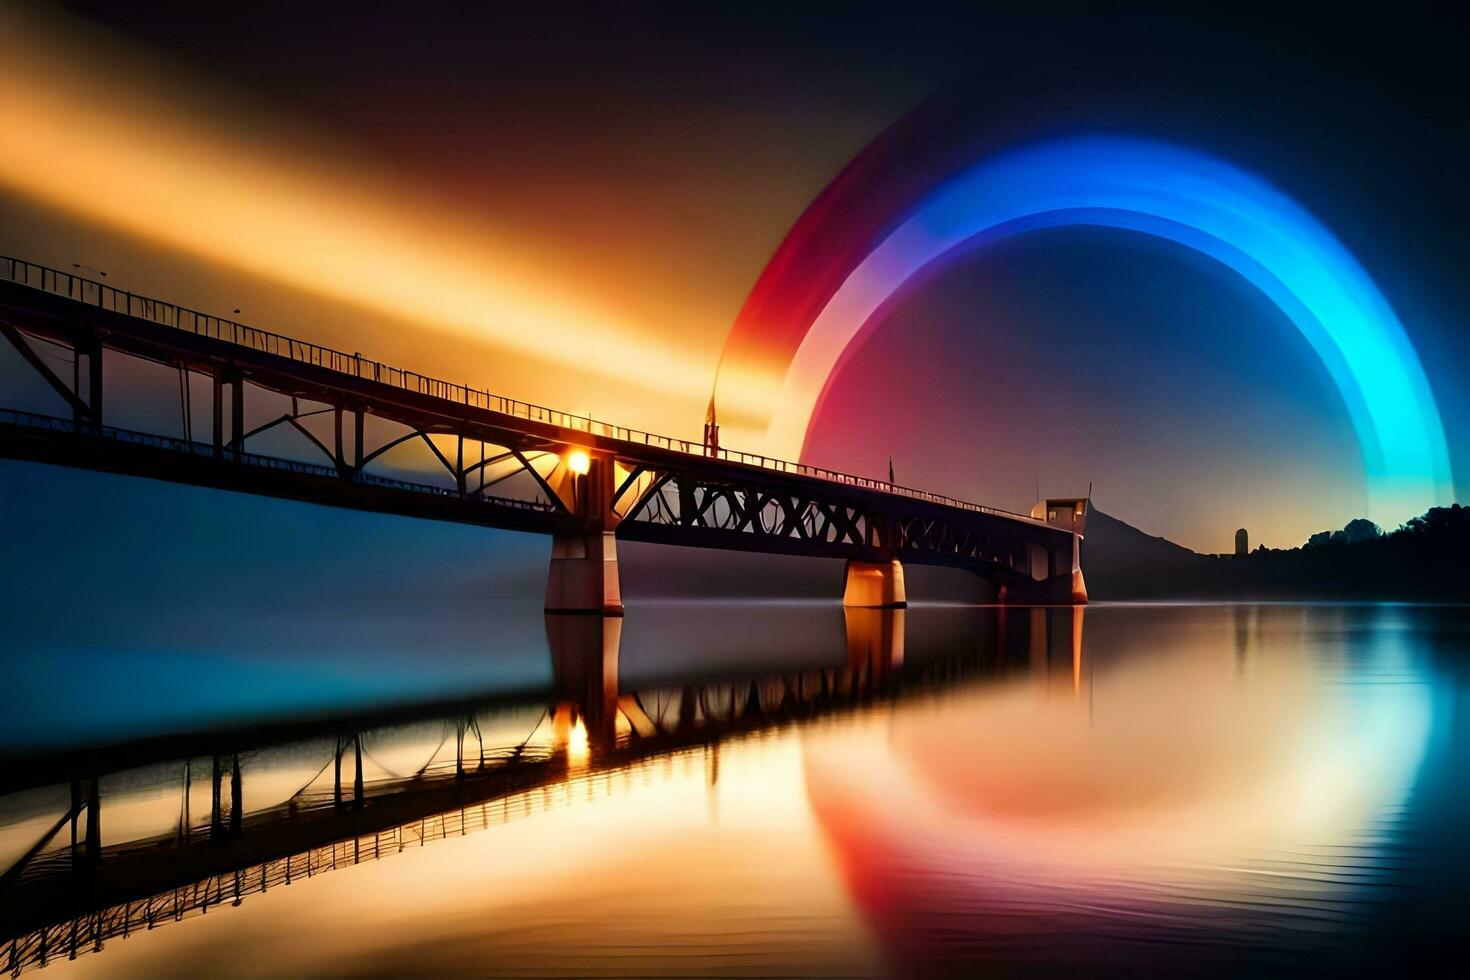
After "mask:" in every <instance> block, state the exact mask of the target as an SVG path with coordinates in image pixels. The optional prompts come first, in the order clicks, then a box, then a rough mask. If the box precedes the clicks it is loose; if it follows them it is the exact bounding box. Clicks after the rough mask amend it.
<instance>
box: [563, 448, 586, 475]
mask: <svg viewBox="0 0 1470 980" xmlns="http://www.w3.org/2000/svg"><path fill="white" fill-rule="evenodd" d="M562 461H563V462H564V463H566V466H567V470H568V472H571V473H575V474H577V475H578V476H586V475H587V471H588V470H590V469H591V468H592V457H591V456H589V455H587V450H585V449H573V450H571V451H569V452H568V453H567V454H566V456H565V457H563V460H562Z"/></svg>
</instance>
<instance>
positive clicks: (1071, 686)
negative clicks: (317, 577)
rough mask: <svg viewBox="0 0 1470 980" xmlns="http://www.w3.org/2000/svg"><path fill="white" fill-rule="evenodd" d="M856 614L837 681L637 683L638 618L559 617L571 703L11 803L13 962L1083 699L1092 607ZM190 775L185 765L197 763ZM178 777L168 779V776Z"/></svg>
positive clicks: (8, 945)
mask: <svg viewBox="0 0 1470 980" xmlns="http://www.w3.org/2000/svg"><path fill="white" fill-rule="evenodd" d="M930 612H933V614H934V615H935V616H936V617H943V616H949V617H951V618H952V620H953V622H951V623H949V624H948V625H950V626H952V627H954V628H953V629H952V630H949V631H944V630H941V631H939V635H935V632H934V631H933V630H930V631H928V632H927V633H924V634H923V635H919V636H911V635H909V634H910V632H911V631H910V630H909V629H908V620H907V618H906V617H912V616H914V615H916V614H915V613H906V612H905V611H904V610H893V609H844V610H843V628H844V633H845V643H846V656H845V658H841V657H834V658H829V659H830V660H832V661H836V662H831V663H830V664H829V665H825V666H823V665H818V666H808V667H803V668H801V669H788V670H785V671H772V672H768V673H760V674H754V675H752V674H731V675H727V676H716V677H700V678H697V679H689V678H673V679H664V680H659V681H655V682H652V683H648V684H646V685H644V684H638V685H636V686H630V687H625V686H623V685H620V683H619V669H618V661H619V652H620V646H621V631H622V625H623V621H622V620H620V619H608V618H603V617H584V616H548V617H547V637H548V640H549V641H550V648H551V656H552V661H553V673H554V678H555V681H554V686H553V689H552V690H550V691H547V692H544V693H543V694H541V695H540V696H535V695H532V696H523V697H510V698H497V699H495V700H493V701H490V702H487V703H481V704H478V705H461V706H457V707H454V708H452V709H446V710H444V711H442V712H441V713H439V714H436V715H434V716H430V717H424V716H420V717H417V718H415V717H412V716H400V717H399V718H398V719H397V720H395V721H391V722H385V721H383V720H382V719H381V718H379V719H363V720H360V721H358V722H356V723H355V724H352V725H346V724H343V725H336V726H333V727H331V728H319V729H318V730H316V731H307V730H302V731H300V732H298V733H296V734H295V736H294V737H292V738H290V739H276V740H273V741H265V742H262V741H261V740H260V739H259V737H258V736H257V737H256V738H254V739H252V738H251V737H250V736H248V735H244V734H229V733H225V734H220V735H214V736H201V737H199V738H197V739H180V740H175V741H174V742H172V743H171V745H172V749H171V751H167V752H162V751H160V752H157V753H155V754H154V755H153V757H152V758H145V757H144V756H141V755H139V754H138V752H137V751H136V750H128V749H118V750H113V751H104V752H99V753H94V754H91V755H89V756H87V757H85V758H80V759H75V760H72V761H69V762H66V763H57V765H56V767H55V768H54V769H52V770H51V772H50V777H49V779H48V780H45V781H43V780H41V779H40V778H39V777H38V775H37V770H34V769H33V770H31V771H29V772H27V773H22V774H21V780H22V781H21V782H14V783H12V784H11V785H8V786H0V791H3V792H5V793H6V794H7V795H5V796H3V797H0V842H3V846H4V847H5V848H6V850H5V852H4V853H5V854H6V855H7V857H8V858H9V862H8V868H7V869H6V870H5V871H4V872H3V876H0V922H3V923H4V924H5V926H4V928H5V930H6V931H5V934H4V935H0V941H3V943H4V945H3V946H0V956H3V957H4V959H3V963H4V965H5V968H6V969H8V970H9V971H10V972H11V973H13V974H18V973H20V972H22V971H23V970H25V969H27V968H30V967H34V966H44V965H45V964H46V963H48V962H50V961H52V960H54V959H56V958H74V957H75V956H77V955H78V954H80V953H83V952H87V951H92V950H100V949H102V948H103V945H104V944H105V943H106V942H108V941H111V940H117V939H119V938H125V937H127V936H129V935H131V934H132V933H133V932H135V931H140V930H147V929H153V928H157V927H159V926H162V925H164V924H166V923H170V922H177V921H181V920H183V919H185V918H189V917H191V916H194V915H200V914H203V913H204V912H205V911H206V910H208V909H210V908H212V907H215V906H219V905H238V904H239V903H240V902H241V901H242V900H243V899H244V898H245V897H246V896H248V895H251V894H254V893H257V892H264V891H267V890H269V889H271V888H275V887H283V886H287V885H290V884H293V883H298V882H299V881H300V880H301V879H309V878H311V877H314V876H316V875H318V874H321V873H323V872H325V871H330V870H333V869H336V868H340V867H344V866H349V865H354V864H358V863H360V862H362V861H365V860H373V859H378V858H382V857H386V856H388V855H391V854H398V853H401V852H402V851H403V850H404V849H405V848H408V847H418V846H423V845H425V844H427V843H428V842H430V841H434V840H438V839H443V838H448V837H457V836H462V835H465V834H469V833H473V832H474V831H477V830H482V829H485V828H488V827H492V826H496V825H499V824H503V823H506V822H508V821H510V820H512V819H515V818H518V817H525V816H531V815H534V814H536V813H538V812H542V811H544V810H547V809H549V808H555V807H562V806H568V805H577V804H579V803H581V802H585V801H588V800H593V799H597V798H600V797H602V796H606V795H611V794H614V793H617V792H620V791H622V790H625V789H628V788H630V787H633V786H637V785H642V784H643V783H646V782H647V781H649V780H651V779H655V778H659V777H660V776H661V775H670V774H678V775H681V776H682V775H687V774H688V772H689V770H690V768H691V767H697V768H702V769H703V770H704V775H705V778H706V779H708V780H709V781H711V782H713V781H715V780H717V779H718V754H719V748H720V744H721V742H722V741H724V740H726V739H731V738H740V737H744V736H748V735H755V734H758V733H761V732H763V731H768V730H770V729H773V728H777V727H780V726H784V725H788V724H792V723H799V722H801V721H803V720H806V719H812V718H818V717H822V716H827V715H831V714H834V713H838V712H844V711H853V710H861V709H862V708H863V707H864V706H869V705H873V704H875V703H879V702H884V701H889V700H892V699H895V698H898V697H902V696H903V695H905V694H906V693H916V692H925V691H933V690H937V689H941V688H943V687H945V686H947V685H951V684H956V683H963V682H966V681H971V680H975V679H981V678H985V677H987V676H988V677H1002V676H1010V675H1013V674H1016V673H1024V672H1030V673H1032V674H1033V675H1036V676H1037V677H1039V678H1042V679H1043V680H1044V681H1045V683H1047V684H1048V685H1049V686H1055V685H1060V686H1061V687H1062V688H1064V689H1065V690H1068V691H1070V692H1071V693H1072V694H1073V695H1074V696H1077V695H1079V694H1080V690H1081V686H1082V685H1083V684H1084V683H1085V681H1084V677H1083V671H1082V669H1081V662H1082V643H1081V640H1082V613H1083V611H1082V609H1080V608H1050V609H1041V608H1032V609H1022V608H1010V609H1005V608H966V609H953V610H944V611H942V612H941V611H939V610H925V611H924V614H928V613H930ZM181 749H182V750H184V751H186V752H188V753H189V755H190V757H189V758H186V759H180V758H178V756H179V755H180V750H181ZM164 760H167V761H164Z"/></svg>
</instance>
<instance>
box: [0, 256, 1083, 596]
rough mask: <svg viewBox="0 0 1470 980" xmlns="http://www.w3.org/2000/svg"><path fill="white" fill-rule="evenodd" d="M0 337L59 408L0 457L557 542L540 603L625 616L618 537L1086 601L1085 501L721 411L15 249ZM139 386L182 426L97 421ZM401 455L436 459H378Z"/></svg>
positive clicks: (20, 419) (4, 446) (2, 280)
mask: <svg viewBox="0 0 1470 980" xmlns="http://www.w3.org/2000/svg"><path fill="white" fill-rule="evenodd" d="M0 336H3V338H4V340H5V342H6V344H8V346H9V347H10V348H11V349H12V350H13V351H14V353H15V354H16V355H18V358H19V360H20V361H21V362H23V363H24V364H25V365H26V366H27V369H28V370H29V371H30V372H31V374H32V378H31V381H32V382H38V383H39V384H40V386H41V387H42V388H43V389H44V390H45V391H46V392H47V393H48V397H49V398H50V403H51V404H52V405H54V406H58V407H57V408H56V409H55V410H53V411H44V412H38V411H28V410H20V409H18V408H16V407H15V406H14V405H13V404H12V405H10V406H9V407H6V408H4V409H3V410H0V457H6V458H11V459H19V460H30V461H36V462H43V463H50V464H55V465H62V466H70V467H79V468H84V469H92V470H99V471H107V472H114V473H122V474H129V475H134V476H143V477H151V478H155V479H162V480H170V481H175V482H180V483H187V484H193V485H198V486H207V487H214V488H219V489H225V490H233V491H240V492H247V493H257V494H265V495H269V496H275V497H282V498H289V499H295V500H303V501H309V502H313V503H319V504H327V505H334V506H340V507H349V508H356V509H360V510H367V511H376V512H381V513H389V514H400V515H408V516H414V517H422V518H431V519H438V520H448V521H459V522H463V523H467V524H478V525H485V526H490V527H498V528H507V529H513V530H521V531H531V532H538V533H543V534H548V535H551V537H552V549H551V560H550V570H549V573H548V581H547V590H546V608H547V610H548V611H557V612H582V613H600V614H604V615H620V614H621V613H622V609H623V602H622V594H621V589H620V587H619V579H618V564H617V542H618V540H630V541H645V542H653V543H657V544H672V545H683V546H692V547H701V548H714V549H724V550H732V551H745V552H762V553H774V554H787V555H804V556H811V557H820V558H840V559H844V560H845V561H846V563H847V576H846V585H845V589H844V595H843V600H844V603H845V604H846V605H849V606H870V607H899V606H902V605H904V604H905V602H906V592H905V588H904V579H903V567H904V565H905V564H930V565H946V566H952V567H957V568H961V569H965V570H968V571H970V572H973V573H975V574H977V575H979V576H981V577H983V578H984V579H986V580H987V581H989V582H991V583H992V584H993V585H994V586H995V588H996V592H997V596H998V598H999V601H1001V602H1020V603H1034V602H1042V603H1076V602H1085V601H1086V596H1087V593H1086V586H1085V584H1084V581H1083V577H1082V571H1081V566H1080V541H1081V538H1082V534H1083V532H1084V529H1085V521H1086V501H1085V500H1083V499H1072V498H1068V499H1063V500H1044V501H1040V502H1038V503H1037V505H1036V506H1035V507H1034V508H1033V509H1032V512H1031V514H1029V515H1027V514H1015V513H1009V512H1007V511H1004V510H1000V509H997V508H993V507H986V506H982V505H980V504H974V503H969V502H966V501H962V500H956V499H953V498H950V497H945V496H942V495H939V494H933V493H928V492H926V491H923V490H917V489H913V488H909V487H903V486H898V485H895V484H893V483H890V482H885V481H882V480H874V479H870V478H866V477H861V476H855V475H852V474H847V473H840V472H836V471H832V470H826V469H821V468H819V467H814V466H809V465H806V464H802V463H794V462H789V461H785V460H779V459H772V458H768V457H765V456H761V455H757V454H752V453H744V452H738V451H734V450H731V449H727V448H724V447H721V446H720V445H719V429H718V425H717V424H714V422H713V420H711V424H708V425H707V426H706V432H705V439H704V441H703V442H691V441H688V440H683V439H677V438H672V437H668V436H661V435H655V434H653V433H648V432H642V431H638V430H634V429H628V428H625V427H622V426H617V425H613V424H610V423H607V422H602V421H596V420H593V419H591V418H587V417H583V416H578V415H572V414H568V413H566V412H560V411H556V410H554V409H549V408H545V407H542V406H539V405H532V404H529V403H526V402H521V401H517V400H515V399H510V398H505V397H502V396H499V395H495V394H491V393H490V392H488V391H483V390H480V389H477V388H474V387H471V386H469V385H463V384H455V383H452V382H447V381H441V380H438V379H434V378H429V377H425V376H423V375H420V374H416V373H414V372H411V371H406V370H403V369H400V368H397V367H392V366H389V365H386V364H382V363H380V362H377V361H374V360H371V359H368V358H364V357H363V356H362V355H361V354H360V353H351V354H349V353H346V352H343V351H338V350H334V349H331V348H327V347H322V346H319V345H316V344H311V343H307V342H304V341H300V340H296V339H294V338H291V337H286V336H282V335H280V334H276V333H271V332H268V331H265V330H260V329H257V328H255V327H250V326H246V325H244V324H240V323H236V322H235V321H232V320H227V319H223V318H220V317H216V316H211V315H208V314H204V313H199V312H197V311H194V310H190V309H187V308H185V307H181V306H178V305H176V304H173V303H167V302H164V301H162V300H157V299H152V298H149V297H145V296H139V295H136V294H133V293H130V292H126V291H124V290H119V289H116V288H114V287H111V286H108V285H106V284H103V283H100V282H97V281H95V280H91V279H86V278H83V277H81V276H76V275H72V274H70V273H65V272H60V271H58V270H55V269H50V268H46V267H44V266H39V265H35V264H33V263H29V262H25V261H22V260H20V259H13V258H0ZM0 349H3V345H0ZM58 364H59V365H62V367H61V368H60V369H59V370H58V367H57V365H58ZM68 368H69V370H68ZM139 386H145V387H149V388H151V394H152V398H153V400H154V401H156V400H157V396H158V394H159V392H160V391H162V392H164V393H166V394H167V397H168V398H170V399H172V400H174V401H176V403H177V411H178V416H177V418H176V419H171V420H168V421H166V422H165V421H163V420H157V421H155V422H154V423H151V424H150V425H149V426H148V427H147V428H143V429H137V428H121V427H118V426H116V425H109V424H108V419H109V418H110V417H112V416H113V415H114V414H115V411H116V410H115V408H108V406H109V405H113V404H114V400H115V399H118V398H120V397H124V398H125V397H127V395H128V394H129V392H131V391H132V390H133V389H134V388H136V387H139ZM11 387H12V386H11V385H7V388H11ZM7 400H8V399H7ZM196 426H197V428H198V433H197V436H198V437H197V438H196V431H195V430H196ZM283 436H284V437H288V440H283V438H282V437H283ZM283 441H292V445H293V446H294V447H295V448H296V449H303V450H304V451H305V453H306V458H302V457H301V454H300V453H297V452H295V451H294V450H283V449H281V448H280V447H281V445H282V443H283ZM266 444H269V446H270V447H272V448H267V447H266ZM408 449H413V450H415V451H417V453H418V454H419V459H420V460H421V461H423V462H426V463H427V466H428V469H427V470H426V469H424V468H423V467H419V468H416V469H414V470H412V471H410V472H407V473H405V472H404V471H403V470H402V468H401V467H399V468H396V469H395V468H394V467H392V466H390V465H389V464H390V463H391V462H392V461H393V460H394V459H400V458H402V457H403V456H404V454H405V451H406V450H408Z"/></svg>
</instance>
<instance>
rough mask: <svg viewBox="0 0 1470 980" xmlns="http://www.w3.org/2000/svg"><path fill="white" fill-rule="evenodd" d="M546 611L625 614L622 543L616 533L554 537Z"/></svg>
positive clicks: (610, 614) (607, 614) (598, 532)
mask: <svg viewBox="0 0 1470 980" xmlns="http://www.w3.org/2000/svg"><path fill="white" fill-rule="evenodd" d="M546 611H547V612H549V613H594V614H600V615H603V616H621V615H622V614H623V592H622V588H621V587H620V586H619V584H618V542H617V538H615V537H614V536H613V532H611V531H596V532H593V533H591V534H556V535H553V536H552V539H551V571H550V573H549V575H548V577H547V580H546Z"/></svg>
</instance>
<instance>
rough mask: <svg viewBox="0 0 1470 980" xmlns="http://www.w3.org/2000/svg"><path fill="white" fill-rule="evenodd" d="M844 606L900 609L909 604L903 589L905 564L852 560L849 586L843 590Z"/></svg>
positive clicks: (849, 567)
mask: <svg viewBox="0 0 1470 980" xmlns="http://www.w3.org/2000/svg"><path fill="white" fill-rule="evenodd" d="M842 604H843V605H844V606H858V607H868V608H875V609H901V608H903V607H904V606H907V605H908V595H907V593H905V591H904V587H903V563H902V562H900V561H899V560H898V559H897V558H895V559H893V560H892V561H885V562H867V561H849V562H848V563H847V585H846V587H845V588H844V589H843V590H842Z"/></svg>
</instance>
